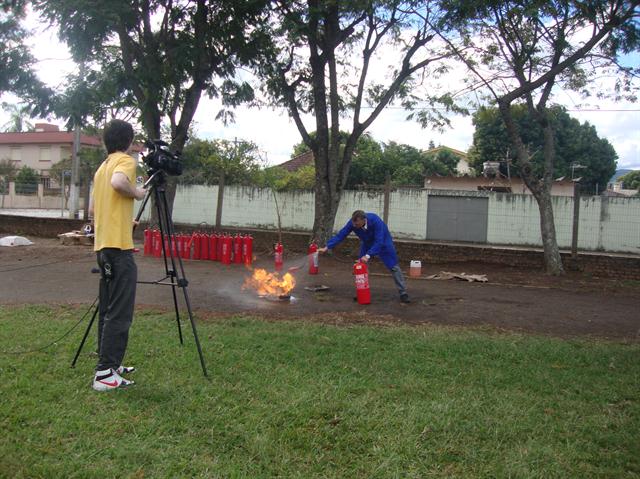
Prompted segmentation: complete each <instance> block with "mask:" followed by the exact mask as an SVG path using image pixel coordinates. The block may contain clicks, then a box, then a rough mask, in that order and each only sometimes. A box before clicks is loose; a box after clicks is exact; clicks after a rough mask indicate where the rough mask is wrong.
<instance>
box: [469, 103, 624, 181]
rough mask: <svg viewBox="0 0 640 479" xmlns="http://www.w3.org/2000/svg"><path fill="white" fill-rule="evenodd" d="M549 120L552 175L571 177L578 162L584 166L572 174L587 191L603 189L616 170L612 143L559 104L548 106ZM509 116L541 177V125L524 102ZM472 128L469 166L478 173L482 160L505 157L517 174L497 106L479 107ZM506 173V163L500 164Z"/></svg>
mask: <svg viewBox="0 0 640 479" xmlns="http://www.w3.org/2000/svg"><path fill="white" fill-rule="evenodd" d="M548 111H549V114H550V117H551V124H552V126H553V130H554V139H555V150H556V159H555V163H554V171H553V176H554V178H559V177H563V176H564V177H566V178H569V179H570V178H571V174H572V171H571V165H572V164H579V165H582V166H584V167H585V168H583V169H576V170H574V176H575V177H582V181H581V183H582V185H583V188H584V190H583V191H586V192H591V193H593V192H595V191H596V190H597V191H603V190H604V189H605V188H606V185H607V182H608V180H609V178H611V176H612V175H613V174H614V173H615V169H616V160H617V158H618V156H617V154H616V152H615V150H614V149H613V147H612V146H611V144H610V143H609V142H608V141H607V140H606V139H602V138H599V137H598V134H597V132H596V130H595V128H594V127H593V126H592V125H590V124H588V123H582V124H581V123H580V122H579V121H578V120H576V119H575V118H571V116H570V115H569V114H568V113H567V111H566V110H565V109H564V108H563V107H560V106H554V107H551V108H549V110H548ZM511 112H512V116H513V118H514V121H515V122H516V124H517V126H518V130H519V132H520V135H521V137H522V141H523V143H524V144H525V145H527V147H528V148H529V151H530V153H531V159H532V167H533V173H534V174H535V175H537V176H538V177H540V176H541V175H542V174H543V170H544V158H543V154H542V151H543V144H544V139H543V135H542V129H541V127H540V125H539V123H538V122H536V121H535V120H534V119H533V118H532V117H531V115H529V113H528V112H527V108H526V106H525V105H521V104H519V105H513V106H512V107H511ZM473 124H474V126H475V132H474V134H473V146H472V147H471V149H470V151H469V166H471V167H472V168H474V169H475V170H476V172H477V173H481V172H482V163H483V162H485V161H504V160H506V159H509V160H510V161H512V162H513V163H512V164H511V167H510V173H511V175H514V176H518V175H519V174H520V167H519V165H518V163H517V161H515V154H514V150H513V147H512V146H511V144H510V141H509V138H508V135H507V131H506V127H505V124H504V122H503V120H502V117H501V115H500V113H499V111H498V110H497V109H496V108H480V109H479V110H478V111H477V112H476V113H475V114H474V115H473ZM501 171H502V172H503V174H506V166H504V164H503V166H501Z"/></svg>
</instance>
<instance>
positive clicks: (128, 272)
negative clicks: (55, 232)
mask: <svg viewBox="0 0 640 479" xmlns="http://www.w3.org/2000/svg"><path fill="white" fill-rule="evenodd" d="M103 141H104V145H105V147H106V149H107V153H108V154H109V156H107V158H106V159H105V160H104V161H103V162H102V164H101V165H100V167H99V168H98V171H97V172H96V174H95V176H94V177H93V193H92V196H91V203H90V206H89V214H92V215H93V218H94V230H95V238H94V250H95V251H96V255H97V260H98V266H100V273H101V274H100V317H99V321H98V354H99V359H98V364H97V366H96V372H95V376H94V379H93V389H95V390H96V391H109V390H112V389H118V388H123V387H127V386H130V385H132V384H133V381H130V380H128V379H125V378H123V377H122V375H123V374H127V373H131V372H133V371H134V370H135V368H132V367H125V366H123V365H122V359H123V358H124V354H125V351H126V349H127V342H128V339H129V328H130V327H131V322H132V321H133V307H134V303H135V297H136V281H137V279H138V270H137V266H136V263H135V261H134V259H133V202H134V199H137V200H141V199H143V198H144V195H145V190H144V189H143V188H140V187H136V183H135V179H136V162H135V160H134V159H133V158H132V157H131V156H129V155H128V154H127V152H128V150H129V148H130V147H131V143H132V142H133V128H132V126H131V125H130V124H129V123H127V122H126V121H122V120H112V121H111V122H109V123H108V124H107V126H106V127H105V129H104V133H103Z"/></svg>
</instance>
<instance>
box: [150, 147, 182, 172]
mask: <svg viewBox="0 0 640 479" xmlns="http://www.w3.org/2000/svg"><path fill="white" fill-rule="evenodd" d="M144 145H145V146H146V147H147V150H148V152H147V154H146V155H143V156H142V161H144V164H145V165H147V168H148V173H149V175H153V174H154V173H156V172H157V171H163V172H165V173H166V174H167V175H171V176H179V175H181V174H182V161H181V160H180V155H179V154H178V153H172V152H171V151H170V150H169V144H168V143H166V142H164V141H162V140H147V141H145V143H144Z"/></svg>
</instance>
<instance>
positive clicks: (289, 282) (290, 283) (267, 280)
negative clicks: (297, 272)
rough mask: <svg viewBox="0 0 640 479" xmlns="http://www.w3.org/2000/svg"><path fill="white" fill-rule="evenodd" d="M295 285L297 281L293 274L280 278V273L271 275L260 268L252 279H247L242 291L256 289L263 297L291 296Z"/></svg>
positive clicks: (286, 274)
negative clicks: (290, 293)
mask: <svg viewBox="0 0 640 479" xmlns="http://www.w3.org/2000/svg"><path fill="white" fill-rule="evenodd" d="M295 285H296V280H295V278H294V277H293V275H292V274H291V273H285V274H284V275H283V276H282V278H280V275H279V274H278V273H269V272H268V271H267V270H265V269H259V268H258V269H255V270H254V271H253V274H252V275H251V277H250V278H247V279H245V281H244V284H243V285H242V289H247V288H252V289H255V290H256V291H257V292H258V294H259V295H261V296H281V295H285V294H289V292H290V291H291V290H292V289H293V288H294V287H295Z"/></svg>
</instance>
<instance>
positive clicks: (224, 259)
mask: <svg viewBox="0 0 640 479" xmlns="http://www.w3.org/2000/svg"><path fill="white" fill-rule="evenodd" d="M161 237H162V235H161V233H160V231H159V230H157V229H156V230H149V229H146V230H144V254H145V256H155V257H158V258H159V257H160V256H162V241H161ZM164 247H165V251H167V252H169V251H170V250H169V248H171V253H172V254H173V256H180V257H181V258H182V259H194V260H209V261H220V262H221V263H223V264H231V263H236V264H246V265H251V263H252V262H253V237H252V236H251V235H244V236H243V235H241V234H236V235H235V236H232V235H230V234H225V233H212V234H206V233H198V232H194V233H192V234H191V235H187V234H177V235H173V236H172V238H171V241H169V235H165V238H164ZM307 256H308V258H309V274H318V271H319V261H318V245H317V244H315V243H311V244H310V245H309V250H308V251H307ZM274 260H275V269H276V271H282V268H283V266H284V248H283V246H282V243H280V242H278V243H276V245H275V247H274ZM353 275H354V278H355V283H356V300H357V301H358V303H359V304H370V303H371V289H370V288H369V271H368V268H367V264H366V263H360V262H357V263H355V264H354V265H353Z"/></svg>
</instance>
